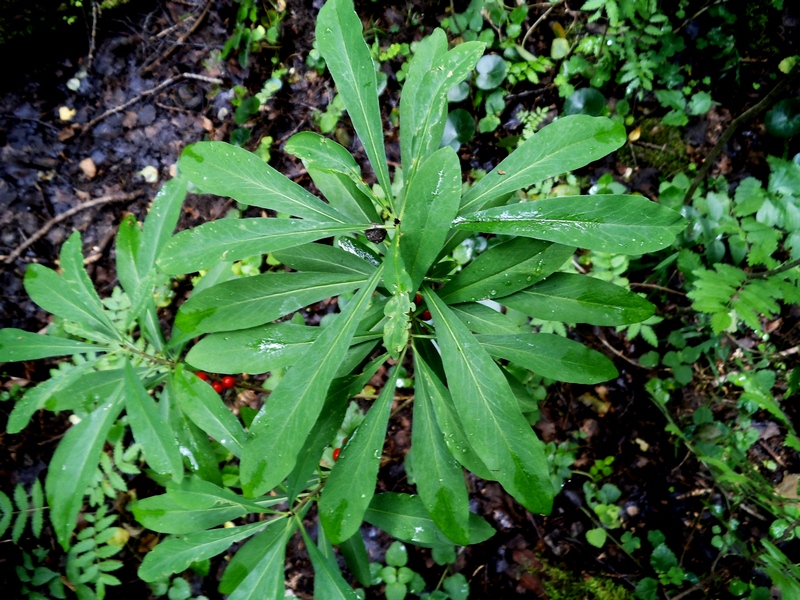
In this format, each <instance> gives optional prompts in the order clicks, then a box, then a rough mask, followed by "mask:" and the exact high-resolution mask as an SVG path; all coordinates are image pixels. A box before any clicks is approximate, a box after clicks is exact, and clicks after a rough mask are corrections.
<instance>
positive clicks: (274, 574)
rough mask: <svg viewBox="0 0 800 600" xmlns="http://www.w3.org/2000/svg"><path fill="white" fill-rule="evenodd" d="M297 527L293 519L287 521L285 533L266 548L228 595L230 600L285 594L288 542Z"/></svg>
mask: <svg viewBox="0 0 800 600" xmlns="http://www.w3.org/2000/svg"><path fill="white" fill-rule="evenodd" d="M295 528H296V525H295V524H294V522H293V521H291V520H290V521H288V522H287V523H286V525H285V526H284V531H283V533H282V534H281V535H280V536H277V537H275V538H274V539H273V540H271V541H270V543H269V544H268V545H267V546H266V547H265V548H264V550H263V552H264V553H263V554H262V555H261V557H260V560H259V561H258V562H257V563H256V564H255V566H254V567H253V569H252V570H251V571H250V572H249V573H248V574H247V576H246V577H245V578H244V580H243V581H242V582H241V583H240V584H239V585H238V586H237V587H236V589H235V590H234V591H233V593H231V595H230V596H228V600H263V599H264V598H280V597H281V596H285V586H284V576H283V571H284V564H285V560H286V544H287V543H288V541H289V538H290V537H291V535H292V532H294V530H295Z"/></svg>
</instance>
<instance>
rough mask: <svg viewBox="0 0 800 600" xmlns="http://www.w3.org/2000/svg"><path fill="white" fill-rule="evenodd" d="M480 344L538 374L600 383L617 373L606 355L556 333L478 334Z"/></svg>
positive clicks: (563, 379)
mask: <svg viewBox="0 0 800 600" xmlns="http://www.w3.org/2000/svg"><path fill="white" fill-rule="evenodd" d="M476 337H477V339H478V341H479V342H480V344H481V346H483V347H484V348H485V349H486V351H487V352H488V353H489V354H491V355H492V356H494V357H497V358H504V359H506V360H509V361H511V362H513V363H515V364H518V365H521V366H523V367H525V368H526V369H530V370H531V371H534V372H535V373H537V374H538V375H542V376H544V377H549V378H551V379H557V380H558V381H567V382H570V383H587V384H592V383H600V382H602V381H608V380H609V379H613V378H614V377H616V376H617V375H618V373H617V370H616V368H614V364H613V363H612V362H611V361H610V360H609V359H608V358H607V357H606V356H604V355H603V354H600V353H599V352H596V351H595V350H590V349H589V348H587V347H586V346H584V345H583V344H579V343H578V342H573V341H572V340H569V339H567V338H564V337H561V336H560V335H555V334H553V333H521V334H518V335H479V336H476Z"/></svg>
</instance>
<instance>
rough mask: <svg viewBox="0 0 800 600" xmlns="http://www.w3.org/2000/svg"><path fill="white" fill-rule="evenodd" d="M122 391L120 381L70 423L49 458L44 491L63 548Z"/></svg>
mask: <svg viewBox="0 0 800 600" xmlns="http://www.w3.org/2000/svg"><path fill="white" fill-rule="evenodd" d="M122 393H123V386H122V385H120V386H119V387H118V388H117V390H116V391H115V392H114V393H113V394H112V396H111V397H110V398H109V399H108V401H107V402H105V403H104V404H103V405H102V406H99V407H98V408H96V409H95V410H93V411H92V412H91V413H89V414H88V415H86V416H85V417H84V418H83V419H82V420H81V422H80V423H78V424H77V425H73V426H72V427H71V428H70V429H69V430H68V431H67V433H66V435H64V438H63V439H62V440H61V442H60V443H59V444H58V448H56V451H55V454H53V458H52V459H51V460H50V466H49V467H48V469H47V478H46V479H45V484H44V485H45V492H46V495H47V503H48V504H49V506H50V520H51V521H52V523H53V527H54V529H55V532H56V536H57V538H58V542H59V543H60V544H61V547H62V548H64V550H66V549H67V548H69V546H70V537H71V535H72V531H73V530H74V529H75V525H76V524H77V520H78V513H79V512H80V509H81V506H83V495H84V493H85V492H86V488H87V487H89V483H90V482H91V480H92V478H93V477H94V475H95V472H96V470H97V465H98V463H99V462H100V453H101V452H102V451H103V446H104V445H105V443H106V437H107V436H108V432H109V431H110V430H111V427H112V426H113V425H114V422H115V421H116V420H117V417H118V416H119V414H120V412H122V406H123V400H122Z"/></svg>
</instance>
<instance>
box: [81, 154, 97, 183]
mask: <svg viewBox="0 0 800 600" xmlns="http://www.w3.org/2000/svg"><path fill="white" fill-rule="evenodd" d="M78 166H79V167H80V168H81V171H83V174H84V175H86V177H87V179H94V176H95V175H97V165H95V164H94V161H93V160H92V159H91V157H89V158H84V159H83V160H82V161H81V162H79V163H78Z"/></svg>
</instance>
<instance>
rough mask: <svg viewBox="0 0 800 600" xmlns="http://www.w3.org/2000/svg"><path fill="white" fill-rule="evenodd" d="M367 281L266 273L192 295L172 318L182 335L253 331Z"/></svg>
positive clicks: (332, 275)
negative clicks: (252, 328)
mask: <svg viewBox="0 0 800 600" xmlns="http://www.w3.org/2000/svg"><path fill="white" fill-rule="evenodd" d="M366 280H367V277H366V276H364V275H360V274H356V275H345V274H341V273H287V272H283V271H279V272H267V273H261V274H260V275H254V276H252V277H243V278H241V279H233V280H231V281H225V282H223V283H220V284H218V285H215V286H214V287H211V288H208V289H206V290H203V291H202V292H200V293H197V294H194V295H192V297H191V298H189V300H187V301H186V302H184V303H183V305H182V306H181V307H180V309H179V310H178V314H177V316H176V317H175V325H176V326H177V327H178V328H180V329H181V330H182V331H184V332H186V333H195V334H198V333H208V332H213V331H231V330H237V329H247V328H250V327H255V326H257V325H261V324H263V323H267V322H269V321H274V320H275V319H278V318H280V317H283V316H285V315H288V314H290V313H293V312H294V311H296V310H300V309H301V308H304V307H306V306H308V305H309V304H313V303H314V302H319V301H320V300H325V299H326V298H330V297H331V296H337V295H339V294H342V293H344V292H349V291H352V290H353V289H355V288H357V287H359V286H360V285H362V284H363V283H364V282H365V281H366Z"/></svg>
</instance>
